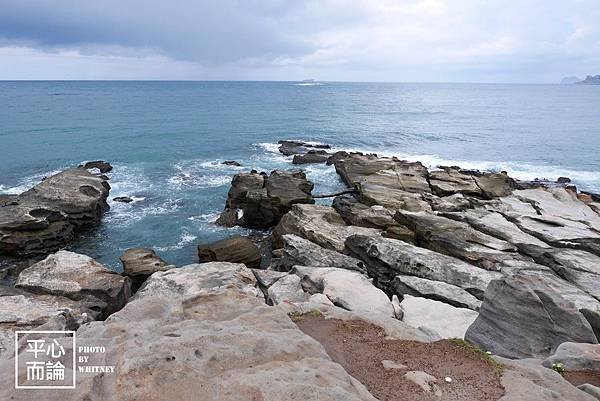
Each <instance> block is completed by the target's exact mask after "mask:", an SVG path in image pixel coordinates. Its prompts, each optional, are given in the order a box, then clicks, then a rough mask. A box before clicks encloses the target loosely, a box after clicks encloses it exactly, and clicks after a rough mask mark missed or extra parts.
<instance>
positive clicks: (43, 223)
mask: <svg viewBox="0 0 600 401" xmlns="http://www.w3.org/2000/svg"><path fill="white" fill-rule="evenodd" d="M109 190H110V186H109V185H108V182H107V181H106V178H105V177H102V176H96V175H93V174H91V173H90V172H88V171H87V170H85V169H83V168H73V169H69V170H66V171H63V172H61V173H58V174H56V175H53V176H51V177H48V178H46V179H45V180H43V181H42V182H41V183H40V184H38V185H36V186H35V187H33V188H32V189H30V190H28V191H26V192H23V193H22V194H20V195H18V196H16V197H11V200H10V202H4V203H3V205H2V206H0V254H3V255H12V256H20V257H23V256H30V255H39V254H47V253H49V252H53V251H56V250H57V249H59V248H61V247H62V246H64V245H66V244H67V243H68V242H70V241H71V240H73V238H74V237H75V235H76V234H77V232H78V231H79V230H80V229H83V228H87V227H91V226H94V225H96V224H98V223H99V221H100V217H101V216H102V213H103V212H104V211H105V210H107V209H108V204H107V203H106V199H107V197H108V192H109Z"/></svg>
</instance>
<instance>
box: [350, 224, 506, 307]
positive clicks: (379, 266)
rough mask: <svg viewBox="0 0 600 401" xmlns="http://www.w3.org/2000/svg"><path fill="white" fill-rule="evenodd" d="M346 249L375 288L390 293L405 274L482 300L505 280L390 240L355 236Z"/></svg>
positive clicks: (418, 248) (461, 262) (447, 257)
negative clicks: (496, 283)
mask: <svg viewBox="0 0 600 401" xmlns="http://www.w3.org/2000/svg"><path fill="white" fill-rule="evenodd" d="M346 246H347V248H348V251H349V252H350V254H351V255H353V256H355V257H357V258H359V259H361V260H362V261H363V262H365V265H366V266H367V271H368V272H369V276H371V277H373V278H374V282H375V285H376V286H377V287H379V288H382V289H383V290H384V291H386V292H388V293H392V292H393V291H394V288H393V285H392V281H393V279H394V278H395V277H396V276H397V275H399V274H403V275H409V276H416V277H421V278H425V279H428V280H434V281H442V282H445V283H448V284H452V285H455V286H457V287H460V288H462V289H464V290H466V291H468V292H469V293H470V294H472V295H474V296H475V297H477V298H482V297H483V293H484V291H485V289H486V287H487V286H488V284H489V283H490V281H492V280H494V279H498V278H501V277H502V274H501V273H500V272H494V271H488V270H484V269H481V268H478V267H476V266H473V265H470V264H468V263H466V262H463V261H461V260H459V259H456V258H453V257H450V256H446V255H442V254H440V253H437V252H433V251H431V250H428V249H425V248H420V247H417V246H414V245H411V244H408V243H406V242H403V241H399V240H395V239H390V238H383V237H379V236H366V235H353V236H351V237H348V239H347V240H346Z"/></svg>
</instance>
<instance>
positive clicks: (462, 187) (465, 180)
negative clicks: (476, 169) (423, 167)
mask: <svg viewBox="0 0 600 401" xmlns="http://www.w3.org/2000/svg"><path fill="white" fill-rule="evenodd" d="M429 185H430V186H431V189H432V191H433V192H434V193H435V194H437V195H439V196H447V195H452V194H455V193H462V194H466V195H477V196H481V195H482V194H483V192H482V191H481V188H479V186H478V185H477V183H476V182H475V177H474V176H473V175H471V174H464V173H463V172H461V171H460V170H459V169H454V168H450V167H449V168H446V169H444V170H436V171H432V172H430V173H429Z"/></svg>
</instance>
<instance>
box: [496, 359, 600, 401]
mask: <svg viewBox="0 0 600 401" xmlns="http://www.w3.org/2000/svg"><path fill="white" fill-rule="evenodd" d="M494 358H495V359H496V360H497V361H498V362H499V363H500V364H502V366H503V367H504V369H503V371H502V378H501V383H502V387H504V396H503V397H502V398H500V400H499V401H554V400H557V401H558V400H560V401H595V400H594V397H592V396H590V395H588V394H586V393H584V392H582V391H580V390H578V389H577V388H576V387H575V386H573V385H572V384H571V383H569V382H568V381H566V380H565V379H564V378H563V377H562V376H561V375H560V374H558V373H557V372H555V371H553V370H550V369H546V368H544V367H542V366H541V365H540V363H539V361H538V360H535V359H522V360H511V359H506V358H499V357H494Z"/></svg>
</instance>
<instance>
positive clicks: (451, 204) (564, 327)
mask: <svg viewBox="0 0 600 401" xmlns="http://www.w3.org/2000/svg"><path fill="white" fill-rule="evenodd" d="M280 152H281V153H282V154H284V155H286V156H293V163H294V164H298V165H301V164H307V163H322V164H327V165H330V166H332V167H331V168H335V171H336V172H337V173H338V175H339V176H340V178H341V180H342V181H343V182H344V183H345V184H346V185H347V187H348V189H347V190H345V191H343V193H338V194H331V196H330V198H331V199H332V204H331V206H325V205H322V204H315V197H328V196H329V195H328V194H319V195H315V194H313V189H314V185H313V184H312V183H311V182H310V181H309V180H308V179H307V177H306V175H305V174H304V173H303V172H302V171H301V170H291V171H282V170H275V171H272V172H270V173H269V174H267V173H263V172H257V171H251V172H248V173H240V174H237V175H235V176H234V177H233V178H232V183H231V188H230V190H229V193H228V196H227V199H226V201H225V207H224V210H223V213H222V214H221V216H220V217H219V219H218V220H217V224H220V225H223V226H226V227H233V226H236V225H239V226H242V227H247V228H252V229H260V230H262V231H260V233H262V235H261V240H260V244H259V245H260V246H258V245H257V244H256V242H257V241H256V238H257V237H254V238H246V237H239V236H238V237H234V238H230V239H225V240H222V241H219V242H217V243H213V244H200V245H199V246H198V255H199V259H198V261H199V262H201V263H199V264H192V265H188V266H183V267H178V268H175V267H174V266H172V265H169V263H168V262H166V261H163V260H162V259H161V258H160V257H159V256H158V255H156V253H155V252H154V251H153V250H151V249H143V248H136V249H132V250H129V251H127V252H125V254H124V255H123V256H122V257H121V261H122V263H123V267H124V271H123V273H122V274H118V273H115V272H113V271H111V270H110V269H108V268H106V267H105V266H102V265H101V264H100V263H98V262H97V261H95V260H93V259H91V258H89V257H87V256H84V255H78V254H75V253H72V252H67V251H63V250H60V249H62V248H63V247H64V246H65V245H67V244H68V243H69V242H70V241H73V240H75V239H76V238H77V235H78V234H79V233H80V232H81V230H84V229H88V228H90V227H93V226H94V225H96V224H98V222H99V221H100V219H101V216H102V214H103V213H104V211H106V209H107V206H108V205H107V204H106V199H107V197H108V194H109V190H110V186H109V185H108V178H107V177H106V176H104V175H103V172H102V171H104V172H106V171H109V170H107V169H108V167H109V166H110V165H109V164H108V163H106V164H102V163H105V162H93V163H94V164H92V165H89V166H87V165H84V166H82V167H78V168H74V169H69V170H66V171H64V172H62V173H59V174H57V175H54V176H52V177H48V178H47V179H45V180H44V181H42V183H40V184H39V185H37V186H36V187H34V188H33V189H31V190H29V191H26V192H24V193H23V194H21V195H17V196H8V197H7V196H4V197H2V198H0V202H1V203H0V258H4V260H5V263H6V264H9V265H10V266H16V262H14V261H15V260H17V261H19V260H20V265H19V266H22V267H26V268H25V269H22V267H21V268H19V269H16V268H13V272H14V275H15V276H16V279H15V283H14V286H13V285H4V286H0V367H1V369H2V371H3V372H4V371H6V372H12V371H13V370H11V369H14V353H15V350H14V334H13V333H14V330H15V329H19V330H28V329H34V328H35V329H40V330H44V329H45V330H65V329H69V330H76V331H77V337H78V339H84V341H90V342H94V341H102V342H103V343H104V344H106V348H107V349H108V350H109V355H107V356H106V357H107V358H108V359H110V361H111V364H113V365H115V366H116V372H117V374H116V375H113V376H108V375H106V376H105V375H102V374H90V375H80V376H79V377H78V390H77V391H76V392H74V393H72V394H71V393H69V395H67V396H65V393H58V392H57V393H50V394H48V397H47V398H46V399H48V400H53V399H57V400H58V399H73V400H85V399H96V398H97V397H98V394H102V397H103V398H101V399H119V400H121V399H130V400H142V399H143V400H164V399H173V400H178V399H190V398H194V399H202V400H204V399H206V400H216V399H219V400H220V399H223V400H229V399H231V400H240V399H268V400H287V399H290V400H291V399H307V400H312V399H319V400H342V399H343V400H355V399H356V400H372V399H375V397H374V396H377V397H378V399H382V400H383V399H386V400H387V399H390V400H392V399H424V400H429V399H432V400H435V399H438V400H458V399H469V400H471V399H481V400H492V399H493V400H498V399H501V400H504V401H507V400H514V401H517V400H557V399H560V400H572V401H577V400H582V401H585V400H595V399H600V398H598V393H599V392H600V389H599V388H598V387H600V383H598V382H597V381H596V380H597V379H598V378H600V345H599V344H598V341H599V339H600V286H599V285H598V283H599V282H600V281H599V278H600V197H598V196H597V195H594V194H588V193H582V192H579V191H577V188H575V187H574V186H573V185H571V184H570V182H569V180H567V179H561V180H559V182H552V183H550V182H544V181H534V182H522V181H518V180H515V179H513V178H511V177H510V176H509V175H508V174H507V173H505V172H499V173H497V172H494V173H492V172H480V171H473V170H465V169H461V168H459V167H456V166H449V167H440V168H439V169H435V170H429V169H428V168H426V167H425V166H423V165H422V164H421V163H418V162H407V161H403V160H400V159H397V158H389V157H379V156H377V155H375V154H362V153H349V152H332V151H331V147H330V146H329V145H319V144H310V143H304V142H299V141H281V142H280ZM88 168H89V169H94V170H91V171H90V170H88ZM95 169H98V171H96V170H95ZM94 171H96V172H94ZM56 251H58V252H56ZM7 261H10V262H7ZM32 262H35V263H32ZM24 265H26V266H24ZM20 270H22V271H20ZM19 271H20V272H19ZM338 322H341V323H338ZM344 322H348V323H347V324H346V323H344ZM357 322H360V324H359V323H357ZM296 323H297V324H296ZM365 325H366V326H365ZM324 332H327V333H329V334H328V335H326V336H324V335H323V333H324ZM373 333H380V334H377V335H375V334H373ZM361 336H362V337H361ZM378 336H379V337H380V336H385V338H386V341H388V340H389V341H388V342H386V343H385V346H384V345H382V344H383V343H381V342H380V341H381V340H378V339H377V338H378ZM456 339H457V340H456ZM449 340H452V341H462V343H457V344H463V343H464V344H465V346H464V347H462V345H461V347H456V346H454V345H451V343H448V341H449ZM336 341H338V342H337V343H336ZM444 341H445V342H446V343H444ZM345 342H351V343H352V344H356V347H359V346H360V344H361V343H364V344H365V346H364V347H365V348H364V350H362V351H361V350H360V349H359V350H357V351H356V352H357V354H356V355H354V354H352V355H353V356H350V354H348V355H349V356H348V358H344V357H342V356H341V355H343V353H342V354H340V352H341V351H340V350H345V351H343V352H345V353H350V352H353V349H354V348H352V349H349V348H345V346H344V343H345ZM371 342H373V344H378V345H373V347H372V348H369V346H367V345H366V344H370V343H371ZM411 342H412V343H411ZM410 344H413V345H412V348H411V346H410ZM427 344H437V345H431V346H429V345H427ZM382 347H385V349H388V348H389V352H388V353H386V352H387V351H385V350H384V351H382V352H375V351H368V350H375V349H381V348H382ZM406 347H409V348H408V349H423V350H425V349H429V350H431V355H427V352H425V355H423V354H422V353H416V352H413V353H410V352H407V351H403V352H401V351H400V350H405V349H406ZM428 347H429V348H428ZM156 350H160V351H158V352H157V351H156ZM20 352H24V351H20ZM369 352H370V354H369ZM361 353H362V354H364V353H367V355H366V356H365V355H361ZM449 353H451V354H449ZM407 354H410V355H411V356H410V358H409V357H408V356H407V357H406V358H404V359H403V358H402V355H407ZM386 355H387V356H388V357H386ZM433 355H437V358H444V361H442V362H439V364H438V365H439V366H438V368H437V369H434V367H433V366H434V365H435V361H432V360H431V358H433ZM440 355H442V356H440ZM443 355H448V356H447V358H451V359H448V360H446V359H445V358H446V357H443ZM450 355H452V356H450ZM474 355H475V356H474ZM369 357H370V358H371V359H369V360H365V358H367V359H368V358H369ZM428 358H429V359H428ZM401 359H402V360H401ZM450 360H453V361H457V363H458V364H460V363H461V361H463V363H465V364H466V363H469V364H473V366H477V368H474V369H475V370H477V371H473V372H472V374H471V375H469V372H468V371H464V370H456V369H457V368H454V367H452V366H449V365H448V366H446V365H444V364H447V363H448V362H449V361H450ZM373 363H374V364H375V365H376V366H377V367H376V368H374V367H372V366H375V365H373ZM553 364H554V365H553ZM556 364H562V365H561V366H563V365H564V369H565V370H566V372H567V373H568V374H572V375H584V377H586V379H583V380H584V381H585V382H584V383H576V384H578V387H576V386H575V385H574V384H571V383H570V382H569V381H568V380H566V379H565V378H569V377H570V376H569V375H568V374H565V375H564V377H563V376H562V375H561V374H560V373H558V372H557V371H556V370H557V369H556V366H557V365H556ZM369 366H371V368H369V369H380V370H381V372H383V373H381V375H384V376H385V377H388V376H387V375H389V380H388V381H382V380H381V379H380V377H381V376H377V375H375V376H368V375H366V376H364V375H362V374H359V373H354V374H353V373H352V372H360V371H361V369H366V367H369ZM440 366H446V367H445V368H443V369H442V368H440ZM553 366H554V367H555V368H554V369H553ZM444 369H445V370H444ZM486 369H487V370H486ZM441 372H445V373H444V375H445V377H440V375H441V374H442V373H441ZM19 374H20V375H22V374H24V372H20V373H19ZM453 376H454V381H453ZM361 378H362V380H361V381H359V380H360V379H361ZM484 378H485V379H484ZM448 379H449V380H448ZM0 380H1V381H2V384H3V386H2V387H1V389H0V394H2V399H11V397H14V399H33V398H34V395H33V394H31V393H28V394H30V395H26V396H25V397H30V398H22V397H23V393H19V390H15V389H13V385H12V383H14V376H13V374H6V375H2V377H1V378H0ZM478 380H482V382H483V380H485V383H489V384H488V385H487V386H488V387H489V391H485V390H482V388H481V387H477V386H476V385H475V384H477V383H479V384H481V383H480V382H478ZM586 380H587V381H586ZM386 383H387V387H386ZM391 386H394V387H393V388H396V389H398V390H397V391H392V387H391ZM474 389H475V390H474ZM473 394H475V395H473ZM44 396H46V394H44ZM19 397H21V398H19Z"/></svg>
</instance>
